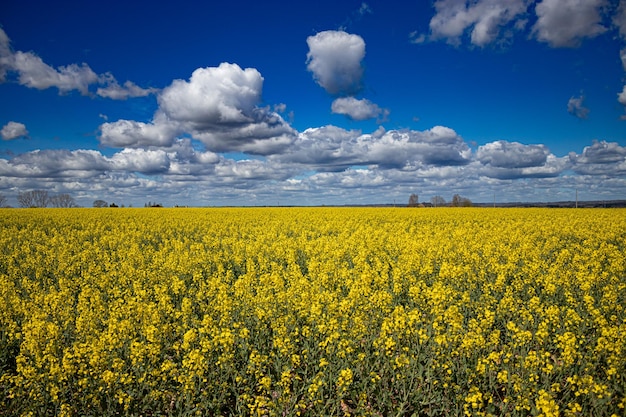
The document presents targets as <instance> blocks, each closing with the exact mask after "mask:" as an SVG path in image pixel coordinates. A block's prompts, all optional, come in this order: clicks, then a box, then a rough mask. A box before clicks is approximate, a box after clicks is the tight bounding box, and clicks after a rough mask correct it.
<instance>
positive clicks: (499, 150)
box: [476, 140, 550, 168]
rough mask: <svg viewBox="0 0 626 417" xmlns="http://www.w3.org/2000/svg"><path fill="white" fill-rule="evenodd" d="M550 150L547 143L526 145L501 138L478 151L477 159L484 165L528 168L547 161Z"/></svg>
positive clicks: (479, 148) (480, 147)
mask: <svg viewBox="0 0 626 417" xmlns="http://www.w3.org/2000/svg"><path fill="white" fill-rule="evenodd" d="M548 155H550V150H549V149H548V148H547V147H546V146H545V145H524V144H521V143H518V142H507V141H504V140H499V141H496V142H491V143H488V144H486V145H483V146H479V147H478V150H477V151H476V159H478V161H480V163H482V164H483V165H491V166H492V167H496V168H528V167H537V166H542V165H544V164H545V163H546V160H547V157H548Z"/></svg>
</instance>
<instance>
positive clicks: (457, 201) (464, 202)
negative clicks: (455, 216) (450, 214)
mask: <svg viewBox="0 0 626 417" xmlns="http://www.w3.org/2000/svg"><path fill="white" fill-rule="evenodd" d="M450 205H451V206H452V207H471V206H472V200H470V199H469V198H465V197H461V196H460V195H458V194H455V195H454V196H453V197H452V202H451V203H450Z"/></svg>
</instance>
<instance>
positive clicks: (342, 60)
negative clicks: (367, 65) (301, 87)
mask: <svg viewBox="0 0 626 417" xmlns="http://www.w3.org/2000/svg"><path fill="white" fill-rule="evenodd" d="M307 45H308V46H309V52H308V53H307V60H306V63H307V69H308V70H309V71H311V72H312V73H313V78H314V79H315V81H316V82H317V83H318V84H319V85H320V86H321V87H322V88H324V89H325V90H326V91H327V92H328V93H330V94H340V95H354V94H356V93H357V92H358V91H360V90H361V88H362V84H361V78H362V77H363V67H362V66H361V61H362V60H363V58H364V57H365V41H364V40H363V38H361V37H360V36H358V35H353V34H349V33H346V32H343V31H334V30H328V31H324V32H319V33H318V34H316V35H314V36H309V37H308V38H307Z"/></svg>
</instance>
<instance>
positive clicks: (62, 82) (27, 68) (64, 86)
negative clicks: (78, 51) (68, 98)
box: [11, 51, 98, 95]
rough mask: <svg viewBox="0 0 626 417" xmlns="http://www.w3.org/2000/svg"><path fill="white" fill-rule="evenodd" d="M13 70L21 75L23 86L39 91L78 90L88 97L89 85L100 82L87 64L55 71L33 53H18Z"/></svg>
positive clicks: (62, 91)
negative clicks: (53, 89) (51, 88)
mask: <svg viewBox="0 0 626 417" xmlns="http://www.w3.org/2000/svg"><path fill="white" fill-rule="evenodd" d="M11 69H12V70H14V71H16V72H17V73H18V74H19V83H20V84H21V85H24V86H26V87H30V88H36V89H38V90H45V89H47V88H50V87H56V88H58V89H59V92H60V93H67V92H70V91H72V90H78V91H80V93H81V94H83V95H87V94H88V93H89V85H90V84H94V83H97V82H98V75H97V74H96V73H95V72H93V70H92V69H91V68H89V66H88V65H87V64H85V63H83V64H82V65H77V64H70V65H67V66H61V67H59V68H58V69H55V68H52V67H51V66H50V65H48V64H46V63H45V62H43V60H42V59H41V58H39V57H38V56H37V55H35V54H33V53H32V52H21V51H18V52H16V53H15V54H14V55H13V65H12V68H11Z"/></svg>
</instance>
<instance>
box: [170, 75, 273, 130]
mask: <svg viewBox="0 0 626 417" xmlns="http://www.w3.org/2000/svg"><path fill="white" fill-rule="evenodd" d="M262 87H263V77H261V74H260V73H259V72H258V71H257V70H256V69H254V68H246V69H245V70H242V69H241V68H240V67H239V66H238V65H236V64H227V63H222V64H220V66H219V67H209V68H198V69H197V70H195V71H194V72H193V73H192V74H191V78H190V79H189V81H184V80H175V81H174V82H172V84H171V85H170V86H169V87H167V88H165V89H163V91H162V92H161V94H160V95H159V105H160V109H161V110H162V111H163V112H164V113H165V114H166V115H167V116H168V117H169V118H170V119H172V120H176V121H179V122H189V123H191V124H192V125H193V126H194V127H197V128H203V127H206V126H213V125H220V124H242V123H250V122H252V121H253V120H254V118H253V114H252V113H253V110H254V109H255V106H256V104H257V103H258V102H259V101H260V100H261V91H262Z"/></svg>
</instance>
